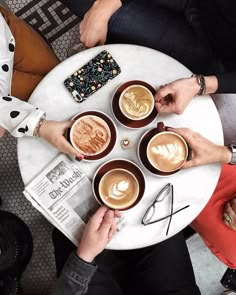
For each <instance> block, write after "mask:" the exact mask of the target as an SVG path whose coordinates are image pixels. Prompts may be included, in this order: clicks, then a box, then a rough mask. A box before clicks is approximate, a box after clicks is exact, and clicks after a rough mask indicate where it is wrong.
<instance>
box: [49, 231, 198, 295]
mask: <svg viewBox="0 0 236 295" xmlns="http://www.w3.org/2000/svg"><path fill="white" fill-rule="evenodd" d="M53 242H54V246H55V258H56V265H57V267H58V268H59V269H58V271H59V272H60V271H61V269H62V267H63V265H64V263H65V260H66V258H67V257H68V255H69V253H70V252H71V251H72V250H73V249H74V246H73V244H72V243H70V242H69V241H68V239H66V238H65V237H64V236H63V235H62V234H61V233H60V232H59V231H57V230H56V231H54V234H53ZM96 263H97V264H98V270H97V272H96V273H95V275H94V276H93V278H92V280H91V282H90V284H89V289H88V293H87V294H88V295H95V294H102V295H111V294H112V295H116V294H117V295H122V294H127V295H128V294H129V295H133V294H148V295H152V294H153V295H158V294H161V295H167V294H168V295H171V294H175V295H190V294H191V295H197V294H198V295H199V294H200V291H199V288H198V287H197V285H196V282H195V278H194V273H193V268H192V264H191V260H190V257H189V253H188V249H187V246H186V243H185V239H184V237H183V234H182V233H179V234H177V235H175V236H173V237H171V238H169V239H168V240H166V241H164V242H161V243H159V244H156V245H154V246H150V247H146V248H142V249H136V250H126V251H109V250H105V251H104V252H103V253H102V255H99V256H98V257H97V259H96ZM58 274H59V273H58Z"/></svg>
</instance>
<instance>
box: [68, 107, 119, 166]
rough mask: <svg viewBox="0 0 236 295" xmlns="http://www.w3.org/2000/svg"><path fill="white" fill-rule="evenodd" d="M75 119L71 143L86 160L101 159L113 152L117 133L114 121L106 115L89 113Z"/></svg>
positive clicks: (71, 132) (95, 112) (71, 131)
mask: <svg viewBox="0 0 236 295" xmlns="http://www.w3.org/2000/svg"><path fill="white" fill-rule="evenodd" d="M74 119H75V122H74V124H73V125H72V127H71V130H70V135H69V136H70V142H71V144H72V146H73V147H74V148H75V149H76V150H77V151H78V152H79V153H81V154H82V155H84V158H85V159H88V160H95V159H100V158H102V157H104V156H106V155H107V154H108V153H109V152H111V150H112V149H113V147H114V145H115V142H116V137H117V132H116V127H115V125H114V123H113V121H112V120H111V119H110V118H109V117H108V116H107V115H106V114H104V113H102V112H97V111H88V112H84V113H81V114H79V115H77V116H76V117H75V118H74Z"/></svg>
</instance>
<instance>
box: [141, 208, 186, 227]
mask: <svg viewBox="0 0 236 295" xmlns="http://www.w3.org/2000/svg"><path fill="white" fill-rule="evenodd" d="M188 207H190V205H186V206H184V207H182V208H180V209H179V210H177V211H175V212H173V214H172V215H175V214H176V213H179V212H180V211H182V210H184V209H187V208H188ZM170 216H171V214H169V215H167V216H165V217H162V218H159V219H156V220H155V221H151V222H149V223H144V222H142V224H143V225H149V224H152V223H156V222H159V221H162V220H165V219H166V218H168V217H170Z"/></svg>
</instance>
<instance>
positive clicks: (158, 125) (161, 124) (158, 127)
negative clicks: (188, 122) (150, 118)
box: [157, 122, 166, 132]
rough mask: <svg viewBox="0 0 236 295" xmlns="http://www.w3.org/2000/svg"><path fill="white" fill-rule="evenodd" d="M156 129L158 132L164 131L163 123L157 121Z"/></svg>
mask: <svg viewBox="0 0 236 295" xmlns="http://www.w3.org/2000/svg"><path fill="white" fill-rule="evenodd" d="M157 130H158V132H163V131H166V126H165V125H164V123H163V122H158V123H157Z"/></svg>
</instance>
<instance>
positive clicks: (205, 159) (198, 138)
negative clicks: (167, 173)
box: [168, 128, 232, 169]
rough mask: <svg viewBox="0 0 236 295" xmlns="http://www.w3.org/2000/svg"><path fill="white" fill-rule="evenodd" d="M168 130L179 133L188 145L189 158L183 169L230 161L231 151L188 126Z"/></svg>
mask: <svg viewBox="0 0 236 295" xmlns="http://www.w3.org/2000/svg"><path fill="white" fill-rule="evenodd" d="M168 130H169V131H173V132H176V133H178V134H179V135H181V136H182V137H183V138H184V139H185V140H186V142H187V144H188V145H189V147H190V150H191V158H190V160H189V161H187V162H186V163H185V164H184V166H183V168H184V169H186V168H191V167H195V166H201V165H205V164H209V163H217V162H218V163H230V162H231V159H232V151H231V150H230V149H229V148H228V147H226V146H221V145H217V144H215V143H213V142H211V141H209V140H208V139H206V138H205V137H203V136H202V135H201V134H199V133H197V132H194V131H192V130H191V129H188V128H168Z"/></svg>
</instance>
